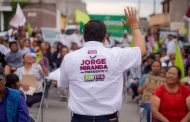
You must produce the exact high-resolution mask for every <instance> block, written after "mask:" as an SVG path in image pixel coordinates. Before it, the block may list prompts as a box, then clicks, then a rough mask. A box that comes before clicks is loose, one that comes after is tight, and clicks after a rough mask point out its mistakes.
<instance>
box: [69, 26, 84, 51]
mask: <svg viewBox="0 0 190 122" xmlns="http://www.w3.org/2000/svg"><path fill="white" fill-rule="evenodd" d="M69 40H70V41H71V42H75V43H76V44H77V45H78V48H81V47H83V45H84V42H83V41H81V40H82V36H81V35H80V31H79V30H78V29H76V30H75V32H74V33H73V34H72V35H71V36H70V37H69ZM71 47H72V46H71Z"/></svg>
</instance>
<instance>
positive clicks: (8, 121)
mask: <svg viewBox="0 0 190 122" xmlns="http://www.w3.org/2000/svg"><path fill="white" fill-rule="evenodd" d="M5 84H6V79H5V75H4V73H3V68H2V67H1V68H0V122H30V118H29V112H28V107H27V105H26V102H25V100H24V97H23V96H22V94H21V92H19V91H18V90H14V89H11V88H8V87H6V86H5Z"/></svg>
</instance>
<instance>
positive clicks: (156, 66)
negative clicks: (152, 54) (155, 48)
mask: <svg viewBox="0 0 190 122" xmlns="http://www.w3.org/2000/svg"><path fill="white" fill-rule="evenodd" d="M160 70H161V63H160V61H158V60H155V61H153V63H152V64H151V72H150V73H149V74H146V75H144V76H143V77H142V78H141V79H140V81H139V85H140V86H139V88H138V92H139V93H140V94H142V93H143V90H144V89H145V88H146V86H147V85H148V81H147V83H146V80H147V78H148V76H151V75H152V76H159V75H160V74H159V73H160Z"/></svg>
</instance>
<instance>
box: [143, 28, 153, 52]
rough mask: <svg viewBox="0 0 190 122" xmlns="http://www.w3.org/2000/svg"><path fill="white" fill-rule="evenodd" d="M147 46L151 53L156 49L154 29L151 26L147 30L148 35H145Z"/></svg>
mask: <svg viewBox="0 0 190 122" xmlns="http://www.w3.org/2000/svg"><path fill="white" fill-rule="evenodd" d="M145 41H146V46H147V49H148V52H149V53H152V52H153V51H154V41H155V37H154V29H153V28H149V29H148V31H147V35H146V36H145Z"/></svg>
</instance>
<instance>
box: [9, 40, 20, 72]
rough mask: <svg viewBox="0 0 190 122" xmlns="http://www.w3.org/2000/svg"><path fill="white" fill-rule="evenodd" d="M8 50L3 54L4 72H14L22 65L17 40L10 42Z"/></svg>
mask: <svg viewBox="0 0 190 122" xmlns="http://www.w3.org/2000/svg"><path fill="white" fill-rule="evenodd" d="M9 46H10V50H11V51H10V52H9V53H8V54H7V55H6V56H5V61H6V62H7V65H6V66H5V74H9V73H11V72H15V71H16V69H17V68H19V67H21V66H22V65H23V61H22V53H21V51H20V50H19V48H18V45H17V42H10V44H9Z"/></svg>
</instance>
